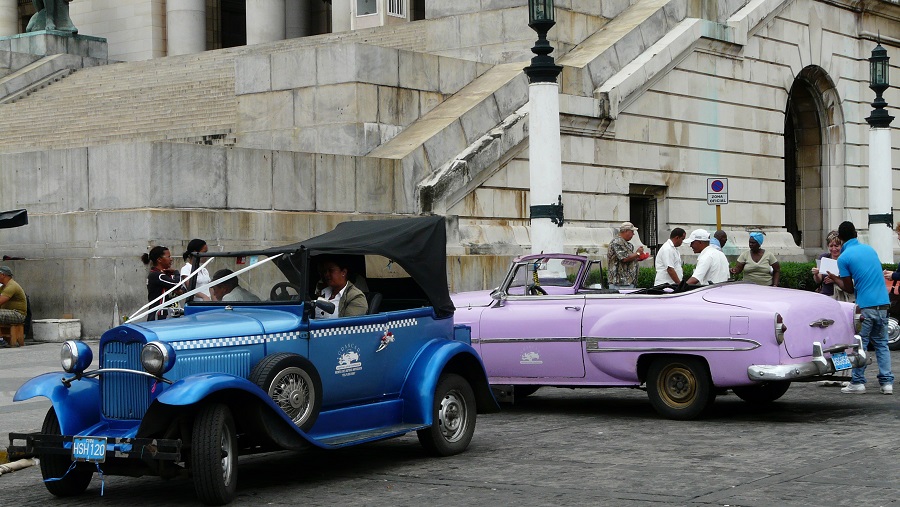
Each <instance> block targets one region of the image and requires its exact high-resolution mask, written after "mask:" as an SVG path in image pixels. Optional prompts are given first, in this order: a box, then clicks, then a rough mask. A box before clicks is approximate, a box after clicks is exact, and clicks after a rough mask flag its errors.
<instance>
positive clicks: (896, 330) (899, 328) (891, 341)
mask: <svg viewBox="0 0 900 507" xmlns="http://www.w3.org/2000/svg"><path fill="white" fill-rule="evenodd" d="M888 348H890V349H891V350H897V349H900V322H898V321H897V319H895V318H894V317H890V318H889V319H888Z"/></svg>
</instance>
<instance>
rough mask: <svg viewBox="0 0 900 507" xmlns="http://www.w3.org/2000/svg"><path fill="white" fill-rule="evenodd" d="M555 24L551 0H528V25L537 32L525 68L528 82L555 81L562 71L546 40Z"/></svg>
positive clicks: (551, 47)
mask: <svg viewBox="0 0 900 507" xmlns="http://www.w3.org/2000/svg"><path fill="white" fill-rule="evenodd" d="M555 24H556V19H555V18H554V12H553V0H528V26H530V27H531V29H532V30H534V31H535V32H537V36H538V40H537V41H536V42H535V43H534V47H532V48H531V52H532V53H534V54H535V56H534V58H532V59H531V65H530V66H528V67H526V68H525V74H526V75H528V80H529V82H532V83H540V82H550V83H555V82H556V78H557V76H559V73H560V72H562V67H560V66H559V65H556V62H555V61H554V59H553V57H552V56H550V53H552V52H553V46H551V45H550V42H549V41H547V32H549V31H550V29H551V28H553V25H555Z"/></svg>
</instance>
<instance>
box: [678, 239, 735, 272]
mask: <svg viewBox="0 0 900 507" xmlns="http://www.w3.org/2000/svg"><path fill="white" fill-rule="evenodd" d="M684 242H685V243H687V244H689V245H691V250H693V251H694V253H695V254H699V256H698V257H697V266H696V267H695V268H694V274H693V275H692V276H691V277H690V279H688V281H687V283H688V284H689V285H696V284H700V285H707V284H710V283H721V282H724V281H727V280H728V258H726V257H725V254H723V253H722V251H721V250H718V249H716V248H709V232H707V231H706V230H705V229H694V230H693V231H691V235H690V236H688V238H687V239H686V240H685V241H684Z"/></svg>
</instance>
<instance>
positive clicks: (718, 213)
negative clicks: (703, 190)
mask: <svg viewBox="0 0 900 507" xmlns="http://www.w3.org/2000/svg"><path fill="white" fill-rule="evenodd" d="M721 229H722V205H721V204H716V230H717V231H718V230H721Z"/></svg>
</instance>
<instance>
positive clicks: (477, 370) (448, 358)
mask: <svg viewBox="0 0 900 507" xmlns="http://www.w3.org/2000/svg"><path fill="white" fill-rule="evenodd" d="M456 359H460V360H461V361H458V364H459V366H460V368H464V367H465V366H464V365H470V366H469V367H468V368H466V371H460V372H459V373H460V374H462V375H463V376H464V377H467V379H468V380H469V383H470V384H471V386H472V390H473V391H474V392H475V398H476V400H477V401H478V402H479V403H478V405H479V408H481V407H484V410H483V412H486V413H490V412H494V411H496V410H499V406H498V405H497V402H496V400H494V397H493V395H492V394H491V391H490V388H489V387H488V383H487V374H486V373H485V370H484V365H483V364H482V363H481V359H480V358H479V357H478V354H477V353H476V352H475V349H473V348H472V347H471V346H470V345H467V344H465V343H462V342H456V341H447V340H441V339H435V340H432V341H430V342H429V343H428V344H427V345H425V346H424V347H422V351H421V352H420V354H419V357H418V358H417V359H416V361H415V363H414V364H413V366H412V368H410V371H409V374H408V375H407V376H406V382H405V383H404V384H403V389H402V390H401V396H402V398H403V416H404V417H403V420H404V421H407V422H413V421H415V422H420V423H422V424H432V411H433V410H432V408H433V403H434V393H435V390H436V389H437V383H438V379H439V378H440V376H441V373H442V372H443V371H444V370H445V368H447V366H448V365H449V364H450V363H451V362H454V363H457V361H455V360H456ZM471 365H477V367H474V366H471ZM473 375H474V376H477V377H478V378H479V379H481V381H478V380H475V381H473V378H472V376H473Z"/></svg>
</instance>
